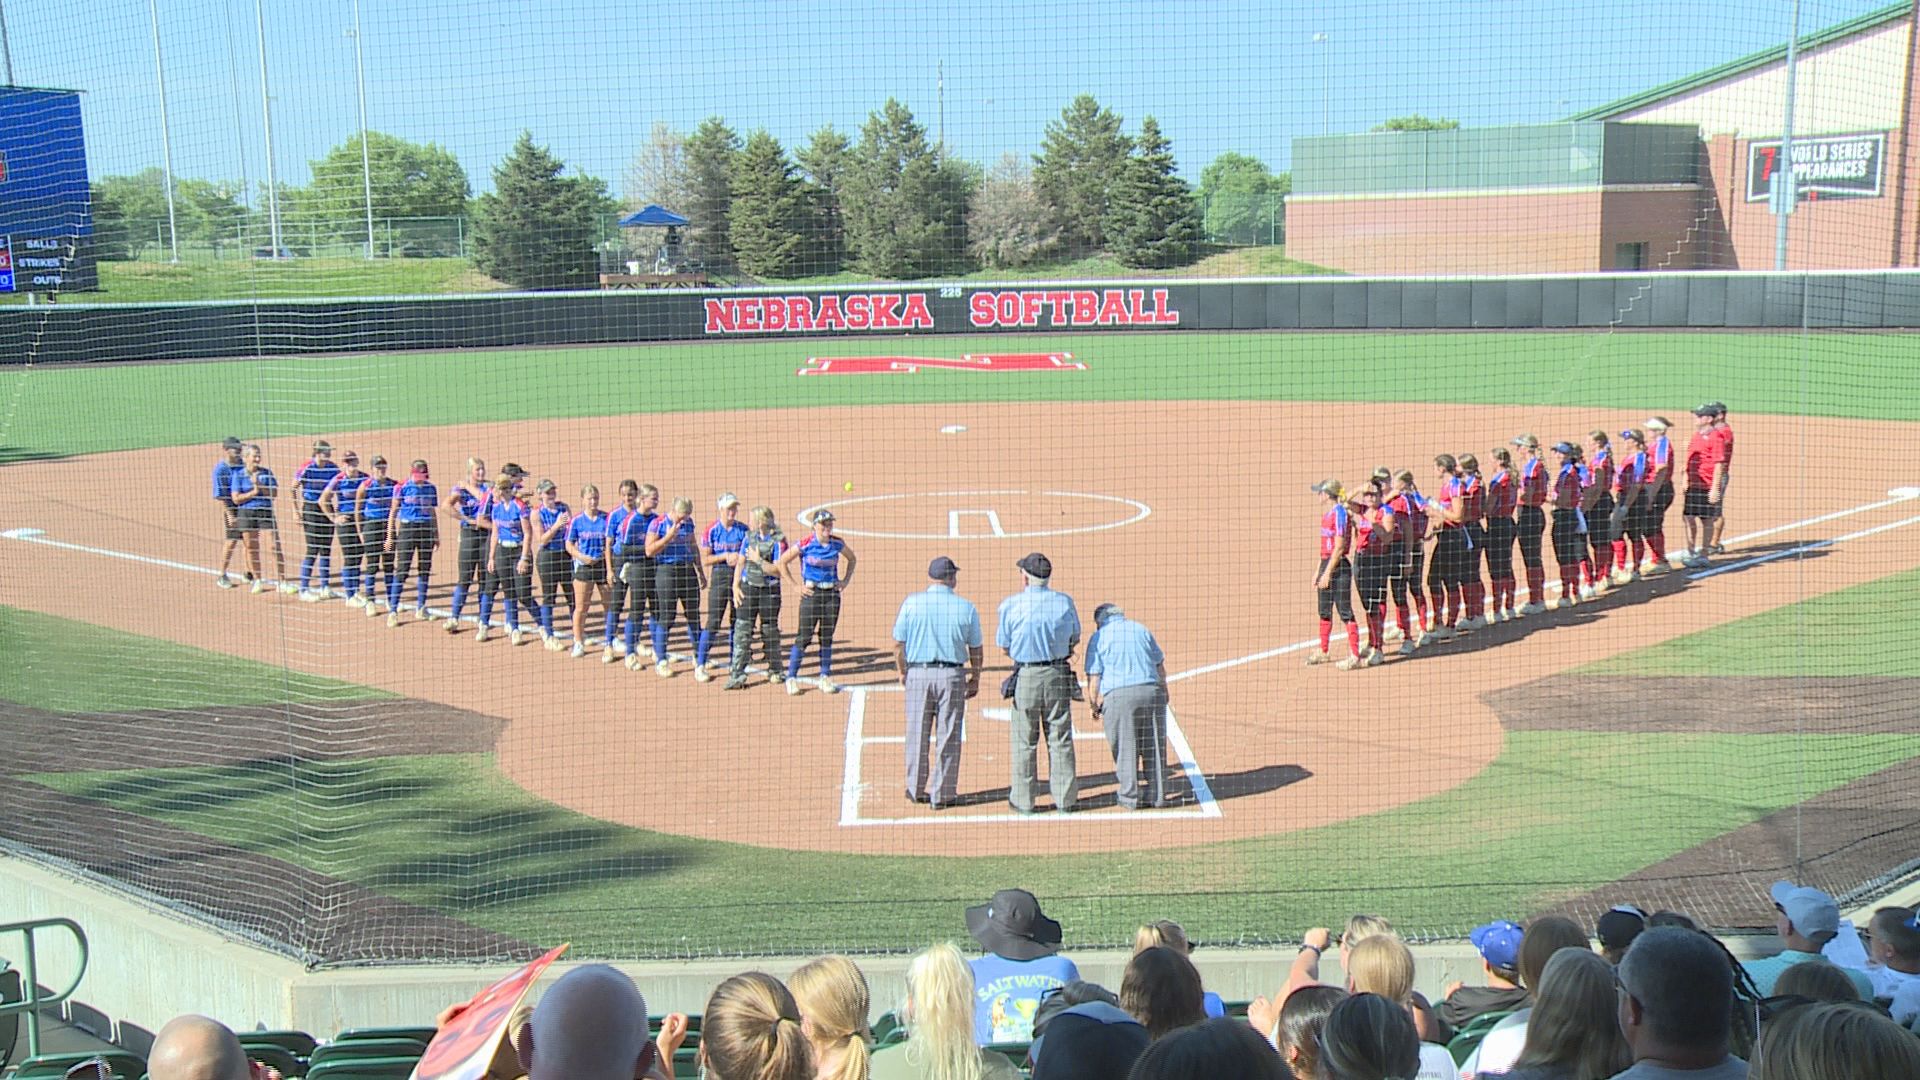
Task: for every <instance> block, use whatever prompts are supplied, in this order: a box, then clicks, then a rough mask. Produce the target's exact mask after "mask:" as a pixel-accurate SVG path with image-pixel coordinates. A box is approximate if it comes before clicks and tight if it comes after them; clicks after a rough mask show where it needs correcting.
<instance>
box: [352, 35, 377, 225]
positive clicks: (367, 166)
mask: <svg viewBox="0 0 1920 1080" xmlns="http://www.w3.org/2000/svg"><path fill="white" fill-rule="evenodd" d="M353 76H354V81H355V82H356V83H357V84H358V85H359V90H360V185H361V188H362V190H363V192H364V194H365V196H366V200H367V258H369V259H371V258H373V162H372V158H371V157H370V152H369V151H368V149H367V62H366V57H365V54H364V52H363V51H362V50H361V47H360V0H353Z"/></svg>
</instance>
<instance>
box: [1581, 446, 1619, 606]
mask: <svg viewBox="0 0 1920 1080" xmlns="http://www.w3.org/2000/svg"><path fill="white" fill-rule="evenodd" d="M1587 439H1588V442H1589V444H1590V445H1591V446H1592V447H1593V456H1592V457H1591V458H1589V459H1588V462H1587V473H1588V475H1587V476H1586V477H1585V478H1584V479H1585V482H1586V483H1587V484H1589V485H1591V486H1590V487H1589V488H1588V491H1587V496H1586V498H1585V499H1584V500H1583V505H1582V509H1584V510H1585V511H1586V513H1587V545H1588V548H1589V551H1590V554H1589V555H1588V558H1587V560H1586V561H1585V562H1583V563H1581V564H1580V599H1582V600H1593V599H1596V598H1598V597H1600V596H1603V595H1605V594H1606V591H1607V575H1608V574H1609V573H1610V572H1611V571H1612V569H1613V509H1614V505H1615V504H1614V501H1613V476H1614V466H1613V448H1612V447H1611V446H1610V445H1608V439H1607V433H1606V432H1604V431H1600V430H1598V429H1595V430H1593V431H1590V432H1588V433H1587Z"/></svg>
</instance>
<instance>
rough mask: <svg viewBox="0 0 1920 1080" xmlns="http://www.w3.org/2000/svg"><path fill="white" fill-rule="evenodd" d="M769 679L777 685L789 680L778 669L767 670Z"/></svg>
mask: <svg viewBox="0 0 1920 1080" xmlns="http://www.w3.org/2000/svg"><path fill="white" fill-rule="evenodd" d="M767 681H768V682H770V683H772V684H773V685H775V686H779V685H780V684H781V683H783V682H786V681H787V677H786V676H785V675H784V674H782V673H781V672H780V671H779V670H777V669H776V670H773V671H769V672H767Z"/></svg>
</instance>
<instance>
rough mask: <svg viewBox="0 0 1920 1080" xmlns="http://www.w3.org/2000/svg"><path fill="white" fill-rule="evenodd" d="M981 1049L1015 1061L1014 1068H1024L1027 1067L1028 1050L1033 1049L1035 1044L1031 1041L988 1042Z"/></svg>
mask: <svg viewBox="0 0 1920 1080" xmlns="http://www.w3.org/2000/svg"><path fill="white" fill-rule="evenodd" d="M981 1049H982V1050H985V1051H986V1052H987V1053H989V1054H1000V1055H1002V1056H1004V1057H1005V1058H1006V1059H1007V1060H1008V1061H1011V1062H1013V1067H1014V1068H1016V1069H1021V1070H1024V1069H1026V1067H1027V1052H1028V1051H1029V1050H1031V1049H1033V1044H1032V1043H1030V1042H1005V1043H988V1044H987V1045H985V1046H983V1047H981Z"/></svg>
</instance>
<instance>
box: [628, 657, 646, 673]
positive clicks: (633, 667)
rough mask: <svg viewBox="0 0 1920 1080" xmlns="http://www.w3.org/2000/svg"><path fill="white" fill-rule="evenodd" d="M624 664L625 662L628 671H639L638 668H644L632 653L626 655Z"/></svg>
mask: <svg viewBox="0 0 1920 1080" xmlns="http://www.w3.org/2000/svg"><path fill="white" fill-rule="evenodd" d="M625 662H626V665H627V670H628V671H639V670H640V668H641V667H642V666H644V665H642V664H641V663H640V658H639V657H637V656H635V655H633V654H632V653H628V654H627V659H626V661H625Z"/></svg>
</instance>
